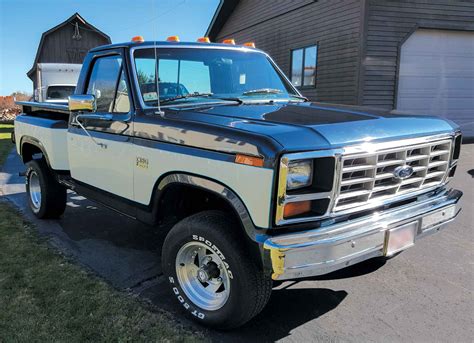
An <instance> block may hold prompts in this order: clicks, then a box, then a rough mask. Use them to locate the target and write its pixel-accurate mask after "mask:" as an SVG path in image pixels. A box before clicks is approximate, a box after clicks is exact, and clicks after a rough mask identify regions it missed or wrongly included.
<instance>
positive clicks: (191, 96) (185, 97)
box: [160, 92, 212, 104]
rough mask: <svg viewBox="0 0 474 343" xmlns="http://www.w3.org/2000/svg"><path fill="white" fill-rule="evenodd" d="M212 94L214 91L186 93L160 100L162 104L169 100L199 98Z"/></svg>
mask: <svg viewBox="0 0 474 343" xmlns="http://www.w3.org/2000/svg"><path fill="white" fill-rule="evenodd" d="M210 96H212V93H197V92H196V93H190V94H184V95H177V96H174V97H172V98H167V99H163V100H160V104H166V103H168V102H172V101H176V100H181V99H188V98H199V97H210Z"/></svg>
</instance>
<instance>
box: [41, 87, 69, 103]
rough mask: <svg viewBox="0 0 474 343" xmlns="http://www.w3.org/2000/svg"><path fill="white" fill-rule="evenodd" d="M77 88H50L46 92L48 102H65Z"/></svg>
mask: <svg viewBox="0 0 474 343" xmlns="http://www.w3.org/2000/svg"><path fill="white" fill-rule="evenodd" d="M75 89H76V86H49V87H48V90H47V91H46V99H48V100H64V99H67V97H68V96H70V95H72V94H73V93H74V90H75Z"/></svg>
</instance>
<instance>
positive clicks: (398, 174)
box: [393, 165, 414, 180]
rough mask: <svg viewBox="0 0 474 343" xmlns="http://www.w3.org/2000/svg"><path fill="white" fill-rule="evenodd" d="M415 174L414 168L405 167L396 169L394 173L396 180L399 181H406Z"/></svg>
mask: <svg viewBox="0 0 474 343" xmlns="http://www.w3.org/2000/svg"><path fill="white" fill-rule="evenodd" d="M413 172H414V170H413V167H411V166H407V165H404V166H399V167H397V168H395V170H394V171H393V176H395V178H397V179H400V180H404V179H408V178H409V177H410V176H412V175H413Z"/></svg>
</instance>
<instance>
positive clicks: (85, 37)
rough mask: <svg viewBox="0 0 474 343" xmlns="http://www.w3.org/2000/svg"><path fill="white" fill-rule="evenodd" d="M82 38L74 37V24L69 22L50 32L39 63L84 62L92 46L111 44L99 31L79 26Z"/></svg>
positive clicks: (45, 40)
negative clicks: (76, 38)
mask: <svg viewBox="0 0 474 343" xmlns="http://www.w3.org/2000/svg"><path fill="white" fill-rule="evenodd" d="M79 32H80V34H81V39H80V40H75V39H72V35H73V34H74V26H73V25H72V23H67V24H66V25H64V26H63V27H61V28H59V29H58V30H56V31H53V32H51V33H49V34H48V35H47V36H46V37H45V39H44V43H43V46H42V49H41V51H40V55H39V58H38V63H82V61H83V60H84V57H85V55H86V53H87V51H89V50H90V49H92V48H95V47H96V46H99V45H105V44H109V41H108V40H107V39H106V38H105V37H104V36H102V35H100V34H99V33H97V32H94V31H91V30H90V29H88V30H86V29H84V28H82V27H80V28H79Z"/></svg>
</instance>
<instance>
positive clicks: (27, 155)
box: [21, 143, 45, 163]
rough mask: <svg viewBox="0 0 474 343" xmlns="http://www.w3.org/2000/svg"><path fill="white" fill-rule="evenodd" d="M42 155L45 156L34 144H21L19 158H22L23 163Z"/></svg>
mask: <svg viewBox="0 0 474 343" xmlns="http://www.w3.org/2000/svg"><path fill="white" fill-rule="evenodd" d="M43 157H45V156H44V153H43V151H42V150H41V149H40V148H39V147H37V146H36V145H34V144H31V143H23V144H22V146H21V158H22V159H23V163H27V162H29V161H31V160H33V159H40V158H43Z"/></svg>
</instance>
